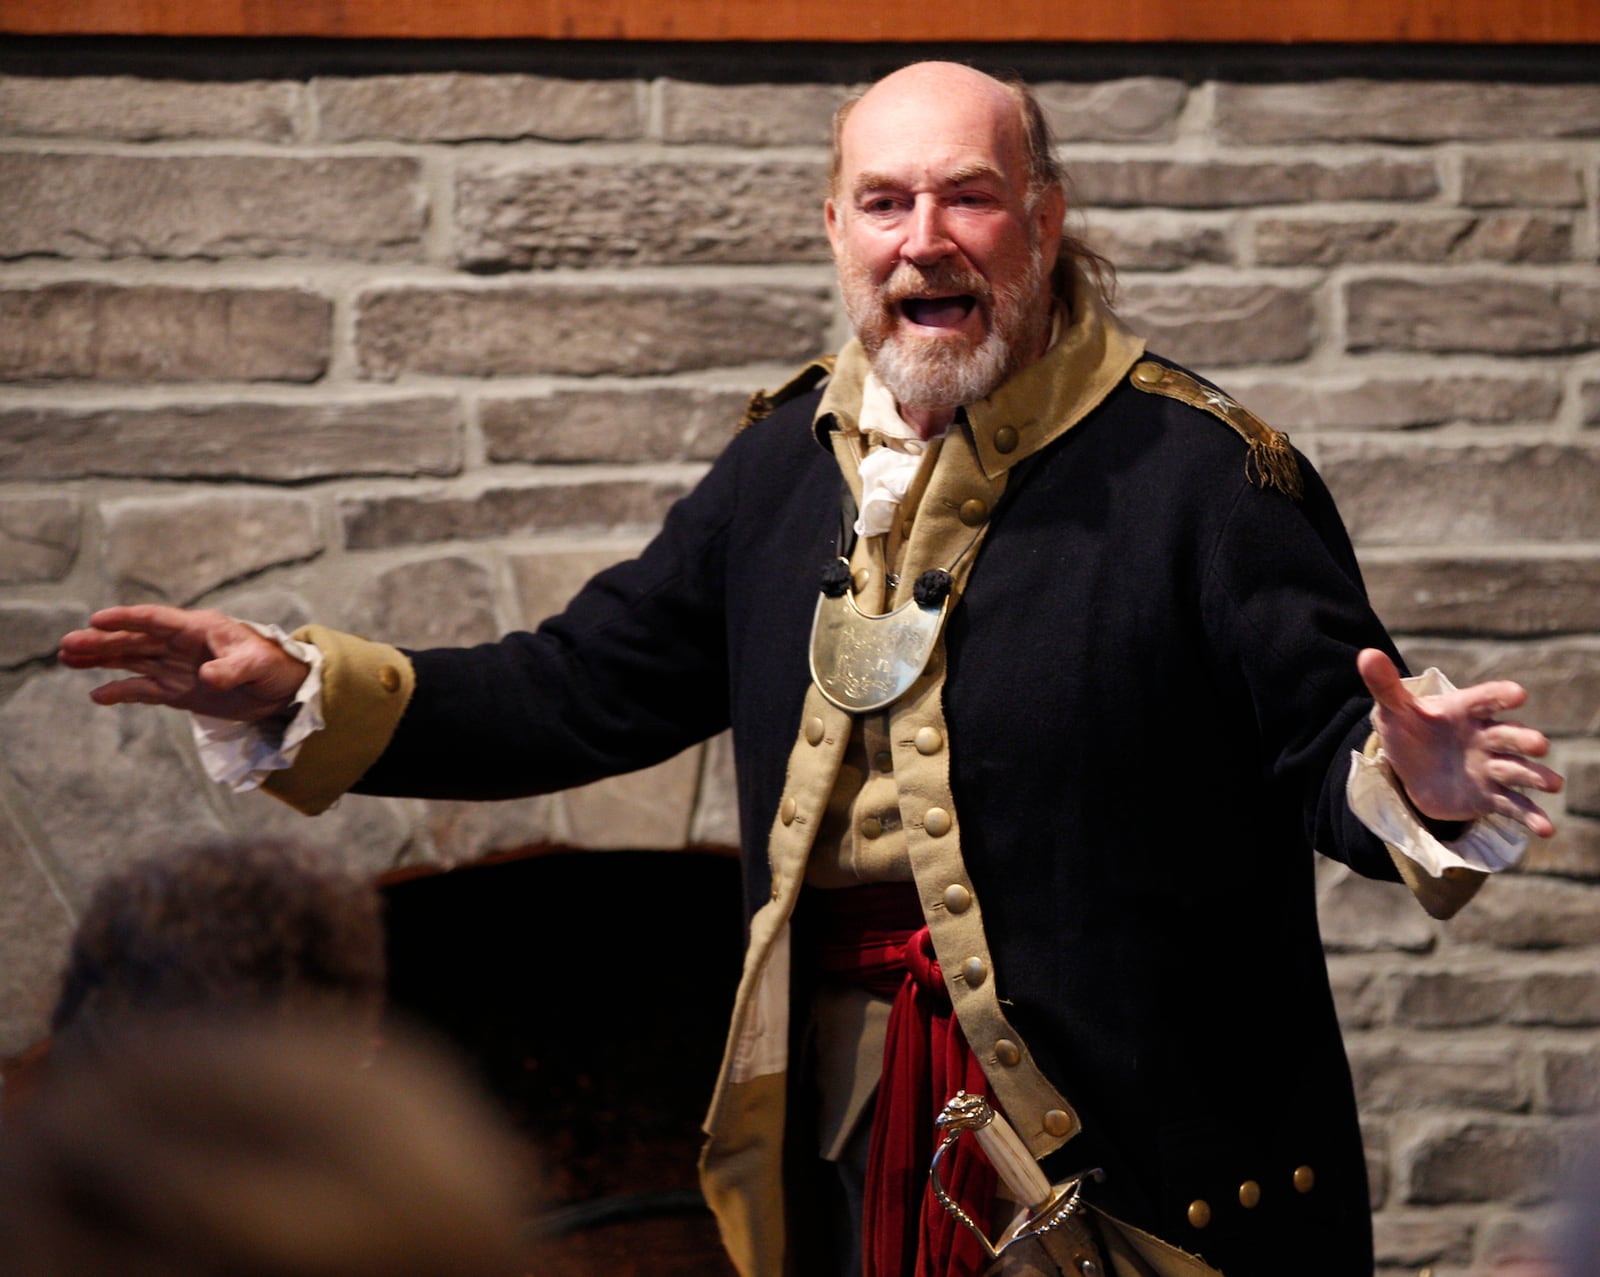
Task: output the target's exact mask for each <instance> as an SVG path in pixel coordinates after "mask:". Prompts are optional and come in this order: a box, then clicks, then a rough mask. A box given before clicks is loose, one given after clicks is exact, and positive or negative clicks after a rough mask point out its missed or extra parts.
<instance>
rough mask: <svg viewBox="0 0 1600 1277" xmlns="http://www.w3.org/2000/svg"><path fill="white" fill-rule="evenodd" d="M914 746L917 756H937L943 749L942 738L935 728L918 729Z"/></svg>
mask: <svg viewBox="0 0 1600 1277" xmlns="http://www.w3.org/2000/svg"><path fill="white" fill-rule="evenodd" d="M916 744H917V753H919V754H937V753H938V752H939V751H940V750H941V749H943V748H944V737H943V736H942V735H941V734H940V732H939V729H938V728H937V727H919V728H918V729H917V736H916Z"/></svg>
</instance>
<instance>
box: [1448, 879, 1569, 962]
mask: <svg viewBox="0 0 1600 1277" xmlns="http://www.w3.org/2000/svg"><path fill="white" fill-rule="evenodd" d="M1597 906H1600V889H1597V888H1596V887H1594V886H1593V885H1591V884H1588V883H1578V882H1566V881H1562V880H1560V879H1554V878H1533V877H1522V876H1519V875H1511V876H1502V877H1501V878H1500V879H1499V880H1498V881H1496V882H1492V883H1490V884H1489V886H1488V887H1486V888H1485V889H1484V890H1483V891H1481V892H1479V893H1478V897H1477V899H1476V900H1474V901H1473V902H1472V906H1471V907H1470V908H1468V909H1463V910H1462V911H1461V912H1460V913H1459V914H1457V915H1456V916H1455V917H1454V918H1453V919H1451V920H1450V922H1448V923H1446V924H1445V926H1446V928H1447V930H1448V933H1449V935H1450V938H1451V939H1452V940H1453V941H1455V942H1457V943H1460V944H1474V945H1488V946H1491V947H1493V948H1497V949H1558V948H1564V947H1565V948H1575V947H1580V946H1582V945H1591V944H1595V943H1597V942H1600V907H1597Z"/></svg>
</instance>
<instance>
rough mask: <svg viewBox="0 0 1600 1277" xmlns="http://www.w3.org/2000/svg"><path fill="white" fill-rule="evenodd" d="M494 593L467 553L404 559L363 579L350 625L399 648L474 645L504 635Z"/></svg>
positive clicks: (479, 565)
mask: <svg viewBox="0 0 1600 1277" xmlns="http://www.w3.org/2000/svg"><path fill="white" fill-rule="evenodd" d="M494 593H495V592H494V578H493V577H492V576H491V575H490V573H489V570H488V569H487V568H486V567H484V565H483V564H482V563H479V562H477V561H476V560H474V559H469V558H467V557H466V556H465V555H460V554H452V555H447V556H444V557H442V558H437V559H422V560H419V561H417V562H415V563H402V564H399V565H398V566H396V567H392V568H389V569H388V570H386V571H383V572H379V573H378V574H377V575H375V576H373V577H370V578H369V579H367V580H365V581H363V582H362V584H361V587H360V589H358V590H357V591H356V596H355V599H354V600H353V601H352V603H351V605H350V608H349V610H348V612H347V613H346V614H345V617H344V624H345V625H347V626H348V627H349V628H350V629H352V630H354V631H355V632H356V633H358V634H370V635H373V636H374V637H377V638H381V639H382V640H383V641H384V642H386V643H393V644H395V645H396V646H398V647H406V648H426V647H469V646H471V645H472V644H474V643H488V642H491V641H493V640H494V639H495V638H497V637H499V634H500V624H499V620H498V618H497V616H496V613H495V599H494Z"/></svg>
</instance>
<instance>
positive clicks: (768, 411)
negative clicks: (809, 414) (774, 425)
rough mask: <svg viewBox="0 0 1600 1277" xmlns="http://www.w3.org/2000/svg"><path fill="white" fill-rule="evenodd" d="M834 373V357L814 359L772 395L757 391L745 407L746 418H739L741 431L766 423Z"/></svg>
mask: <svg viewBox="0 0 1600 1277" xmlns="http://www.w3.org/2000/svg"><path fill="white" fill-rule="evenodd" d="M832 373H833V356H832V355H823V356H822V357H821V358H820V359H813V360H812V361H811V362H810V363H809V364H807V365H806V366H805V367H804V368H802V369H801V370H800V371H799V372H797V373H796V374H795V375H794V376H793V377H791V378H789V380H788V381H786V382H784V383H783V385H781V386H779V387H778V389H776V390H774V391H773V392H772V393H771V394H768V393H767V392H766V391H764V390H758V391H756V393H755V394H753V395H751V396H750V402H749V403H748V404H746V405H745V410H744V416H742V417H740V418H739V430H748V429H749V428H750V427H751V426H753V425H755V424H756V422H758V421H765V420H766V419H767V418H768V417H770V416H771V415H772V414H773V413H774V412H776V411H777V410H778V409H779V408H780V407H782V406H783V405H784V404H786V403H788V402H789V400H791V399H793V398H795V397H796V396H798V395H803V394H805V393H806V391H808V390H810V389H812V387H814V386H815V385H816V384H817V383H818V382H819V381H821V380H822V379H823V378H824V377H828V376H831V375H832ZM735 433H737V431H736V432H735Z"/></svg>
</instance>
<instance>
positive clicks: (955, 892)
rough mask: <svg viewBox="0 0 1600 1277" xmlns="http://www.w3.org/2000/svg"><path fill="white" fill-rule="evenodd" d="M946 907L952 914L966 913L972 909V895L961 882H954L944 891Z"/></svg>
mask: <svg viewBox="0 0 1600 1277" xmlns="http://www.w3.org/2000/svg"><path fill="white" fill-rule="evenodd" d="M944 907H945V908H946V909H948V910H949V911H950V912H951V913H966V911H967V910H968V909H970V908H972V893H971V892H970V891H968V890H967V889H966V888H965V887H963V886H962V885H961V884H960V883H959V882H952V883H951V884H950V885H949V886H948V887H946V888H945V889H944Z"/></svg>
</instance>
